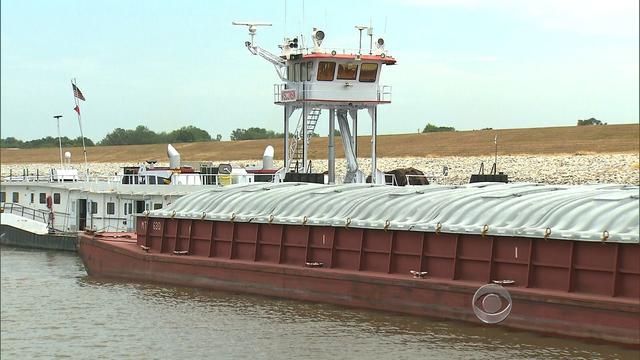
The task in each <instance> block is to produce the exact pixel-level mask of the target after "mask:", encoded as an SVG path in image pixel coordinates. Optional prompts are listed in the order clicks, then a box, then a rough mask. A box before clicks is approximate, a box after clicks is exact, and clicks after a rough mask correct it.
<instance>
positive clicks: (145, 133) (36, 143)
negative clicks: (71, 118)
mask: <svg viewBox="0 0 640 360" xmlns="http://www.w3.org/2000/svg"><path fill="white" fill-rule="evenodd" d="M221 139H222V135H220V134H217V135H216V137H215V138H212V137H211V135H210V134H209V133H208V132H207V131H206V130H203V129H200V128H197V127H195V126H183V127H181V128H179V129H176V130H173V131H169V132H165V131H162V132H155V131H153V130H150V129H149V128H148V127H146V126H144V125H138V126H137V127H136V128H135V129H122V128H116V129H114V130H113V131H111V132H110V133H108V134H107V135H105V137H104V138H103V139H102V140H100V141H98V142H94V141H93V140H91V139H90V138H87V137H85V138H84V140H85V145H86V146H96V145H99V146H110V145H140V144H167V143H184V142H196V141H220V140H221ZM61 140H62V146H65V147H74V146H82V137H80V136H78V137H77V138H75V139H69V138H68V137H66V136H63V137H62V138H61ZM57 146H58V138H57V137H51V136H47V137H43V138H41V139H34V140H28V141H22V140H19V139H16V138H15V137H7V138H0V147H3V148H22V149H29V148H42V147H57Z"/></svg>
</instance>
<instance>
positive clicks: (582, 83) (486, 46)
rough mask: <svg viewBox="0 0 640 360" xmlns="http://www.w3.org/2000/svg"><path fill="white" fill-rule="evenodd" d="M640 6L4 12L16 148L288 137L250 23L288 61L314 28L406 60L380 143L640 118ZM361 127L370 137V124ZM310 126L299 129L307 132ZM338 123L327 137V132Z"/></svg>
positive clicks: (328, 42)
mask: <svg viewBox="0 0 640 360" xmlns="http://www.w3.org/2000/svg"><path fill="white" fill-rule="evenodd" d="M638 3H639V2H638V1H637V0H565V1H563V0H535V1H534V0H530V1H524V0H523V1H515V0H395V1H392V0H352V1H312V0H306V1H302V0H298V1H295V0H287V1H285V0H273V1H269V0H265V1H252V0H246V1H208V0H202V1H196V0H181V1H177V0H138V1H129V0H110V1H80V0H78V1H74V0H56V1H50V0H42V1H38V0H2V2H1V3H0V7H1V9H0V10H1V11H0V17H1V19H0V20H1V21H0V28H1V33H0V72H1V73H0V136H1V137H3V138H4V137H9V136H13V137H17V138H19V139H22V140H29V139H34V138H40V137H44V136H48V135H51V136H56V135H57V130H56V122H55V120H54V119H53V115H57V114H62V115H63V116H64V117H63V118H62V135H63V136H69V137H77V136H79V134H80V133H79V128H78V123H77V119H76V117H75V112H74V111H73V107H74V103H73V95H72V91H71V85H70V79H71V78H76V79H77V84H78V87H79V88H80V89H81V90H82V92H83V93H84V95H85V97H86V101H85V102H81V105H80V106H81V109H82V110H81V111H82V115H83V129H84V134H85V136H87V137H89V138H92V139H93V140H100V139H102V138H103V137H104V135H106V134H107V133H108V132H109V131H111V130H113V129H114V128H116V127H121V128H126V129H127V128H134V127H135V126H137V125H140V124H142V125H146V126H148V127H149V128H150V129H152V130H154V131H170V130H173V129H176V128H179V127H182V126H187V125H193V126H197V127H200V128H203V129H205V130H207V131H208V132H209V133H210V134H211V135H212V136H213V137H215V135H216V134H221V135H222V136H223V139H228V138H229V134H230V133H231V131H232V130H234V129H236V128H248V127H263V128H267V129H271V130H275V131H279V132H281V131H282V129H283V124H282V107H280V106H277V105H274V104H273V85H274V84H276V83H279V79H278V77H277V75H276V72H275V70H274V68H273V66H272V65H271V64H269V63H267V62H266V61H264V60H263V59H261V58H259V57H258V56H252V55H251V54H250V53H249V52H248V51H247V49H246V48H245V47H244V45H243V44H244V42H245V41H246V40H248V36H247V30H246V28H244V27H238V26H232V25H231V22H232V21H234V20H240V21H263V22H271V23H273V26H272V27H264V28H259V30H258V34H257V37H256V43H257V44H258V45H260V46H262V47H264V48H266V49H268V50H270V51H272V52H275V53H278V52H279V49H278V48H277V45H278V44H280V43H281V41H282V39H283V37H284V36H285V35H287V36H295V35H297V34H304V35H305V36H308V35H309V34H310V32H311V29H312V27H314V26H315V27H318V28H320V29H322V30H323V31H325V33H326V38H325V42H324V44H323V46H326V47H329V48H332V47H339V48H357V46H358V32H357V30H356V29H355V28H354V26H355V25H369V24H371V25H372V26H373V28H374V33H375V36H376V37H377V36H382V37H384V38H385V42H386V48H387V53H388V54H389V55H391V56H393V57H395V58H396V59H397V60H398V64H397V65H395V66H387V67H384V68H383V70H382V75H381V81H380V82H381V84H385V85H391V86H392V87H393V95H392V96H393V102H392V103H391V104H390V105H383V106H380V107H379V111H378V118H379V121H378V132H379V133H380V134H393V133H412V132H417V131H419V130H420V129H422V128H423V127H424V126H425V125H426V124H427V123H432V124H436V125H440V126H453V127H455V128H456V129H458V130H472V129H482V128H494V129H499V128H522V127H546V126H566V125H575V124H576V122H577V120H578V119H587V118H591V117H595V118H597V119H599V120H602V121H603V122H607V123H609V124H617V123H638V121H639V101H638V99H639V91H638V84H639V42H640V40H639V23H638ZM363 118H365V116H364V113H363V115H362V116H361V117H360V118H359V124H361V125H359V131H360V134H365V133H367V132H368V131H370V122H369V121H368V120H363ZM295 122H296V119H293V120H292V126H295ZM327 129H328V124H327V122H326V121H320V123H319V125H318V128H317V132H319V133H320V134H325V133H326V132H327V131H328V130H327Z"/></svg>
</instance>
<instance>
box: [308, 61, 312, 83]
mask: <svg viewBox="0 0 640 360" xmlns="http://www.w3.org/2000/svg"><path fill="white" fill-rule="evenodd" d="M312 70H313V62H312V61H309V62H308V63H307V81H311V71H312Z"/></svg>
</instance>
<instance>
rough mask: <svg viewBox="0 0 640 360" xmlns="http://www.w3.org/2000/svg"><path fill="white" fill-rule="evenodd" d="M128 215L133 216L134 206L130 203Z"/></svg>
mask: <svg viewBox="0 0 640 360" xmlns="http://www.w3.org/2000/svg"><path fill="white" fill-rule="evenodd" d="M128 214H133V204H132V203H129V212H128Z"/></svg>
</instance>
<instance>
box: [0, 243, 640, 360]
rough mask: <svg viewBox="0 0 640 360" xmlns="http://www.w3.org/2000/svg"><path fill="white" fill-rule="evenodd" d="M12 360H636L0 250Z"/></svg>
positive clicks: (602, 350) (521, 335)
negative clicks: (126, 276) (142, 278)
mask: <svg viewBox="0 0 640 360" xmlns="http://www.w3.org/2000/svg"><path fill="white" fill-rule="evenodd" d="M0 255H1V258H0V264H1V286H2V288H1V302H0V303H1V324H0V329H1V334H0V347H1V348H0V357H1V358H2V359H3V360H4V359H50V358H61V359H65V358H70V359H291V358H296V359H510V360H515V359H616V358H620V359H639V358H640V352H639V351H637V350H632V349H627V348H622V347H617V346H613V345H607V344H590V343H587V342H582V341H576V340H570V339H558V338H552V337H546V336H542V335H538V334H533V333H529V332H522V331H513V330H507V329H504V328H500V327H497V326H495V325H493V326H490V325H487V326H476V325H470V324H465V323H460V322H453V321H439V320H434V319H427V318H421V317H413V316H404V315H396V314H389V313H383V312H375V311H367V310H360V309H351V308H344V307H339V306H332V305H326V304H316V303H306V302H298V301H291V300H283V299H274V298H266V297H259V296H251V295H244V294H234V293H226V292H217V291H212V290H202V289H192V288H180V287H172V286H163V285H157V284H144V283H132V282H124V281H116V280H105V279H94V278H89V277H87V274H86V272H85V270H84V266H83V265H82V261H81V260H80V258H79V257H78V256H77V254H73V253H65V252H54V251H38V250H23V249H17V248H12V247H1V250H0Z"/></svg>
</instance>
